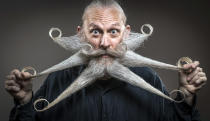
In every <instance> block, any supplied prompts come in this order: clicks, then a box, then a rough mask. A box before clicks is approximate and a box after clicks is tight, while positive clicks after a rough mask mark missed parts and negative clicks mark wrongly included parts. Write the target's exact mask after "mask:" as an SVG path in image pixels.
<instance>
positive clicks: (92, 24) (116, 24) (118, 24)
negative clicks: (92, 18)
mask: <svg viewBox="0 0 210 121" xmlns="http://www.w3.org/2000/svg"><path fill="white" fill-rule="evenodd" d="M111 26H120V23H114V24H112V25H111ZM88 27H93V28H101V27H100V26H98V25H96V24H94V23H91V24H89V25H88Z"/></svg>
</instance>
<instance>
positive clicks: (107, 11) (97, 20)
mask: <svg viewBox="0 0 210 121" xmlns="http://www.w3.org/2000/svg"><path fill="white" fill-rule="evenodd" d="M85 21H86V23H87V24H88V26H90V25H93V23H94V24H103V25H114V26H120V25H121V24H123V20H122V17H121V15H120V12H119V10H117V9H116V8H114V7H94V8H90V9H89V10H88V12H87V13H86V20H85Z"/></svg>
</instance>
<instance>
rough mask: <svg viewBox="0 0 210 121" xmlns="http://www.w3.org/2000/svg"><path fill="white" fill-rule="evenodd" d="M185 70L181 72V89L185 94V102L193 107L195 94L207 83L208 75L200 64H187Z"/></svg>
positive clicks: (196, 62)
mask: <svg viewBox="0 0 210 121" xmlns="http://www.w3.org/2000/svg"><path fill="white" fill-rule="evenodd" d="M183 67H184V70H183V71H180V72H179V89H180V90H182V91H183V92H184V94H185V101H186V102H187V103H188V104H189V105H192V100H193V97H194V95H195V93H196V92H197V91H198V90H200V89H201V88H202V87H203V86H204V85H205V84H206V82H207V77H206V74H205V73H204V72H203V69H202V68H200V67H199V62H198V61H194V62H193V63H190V64H185V65H184V66H183Z"/></svg>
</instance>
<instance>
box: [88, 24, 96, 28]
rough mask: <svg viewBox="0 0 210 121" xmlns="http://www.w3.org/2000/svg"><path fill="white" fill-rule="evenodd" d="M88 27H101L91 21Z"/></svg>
mask: <svg viewBox="0 0 210 121" xmlns="http://www.w3.org/2000/svg"><path fill="white" fill-rule="evenodd" d="M88 27H94V28H97V27H99V26H98V25H96V24H94V23H91V24H89V25H88Z"/></svg>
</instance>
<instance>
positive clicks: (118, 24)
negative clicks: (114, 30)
mask: <svg viewBox="0 0 210 121" xmlns="http://www.w3.org/2000/svg"><path fill="white" fill-rule="evenodd" d="M112 26H120V23H114V24H112Z"/></svg>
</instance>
